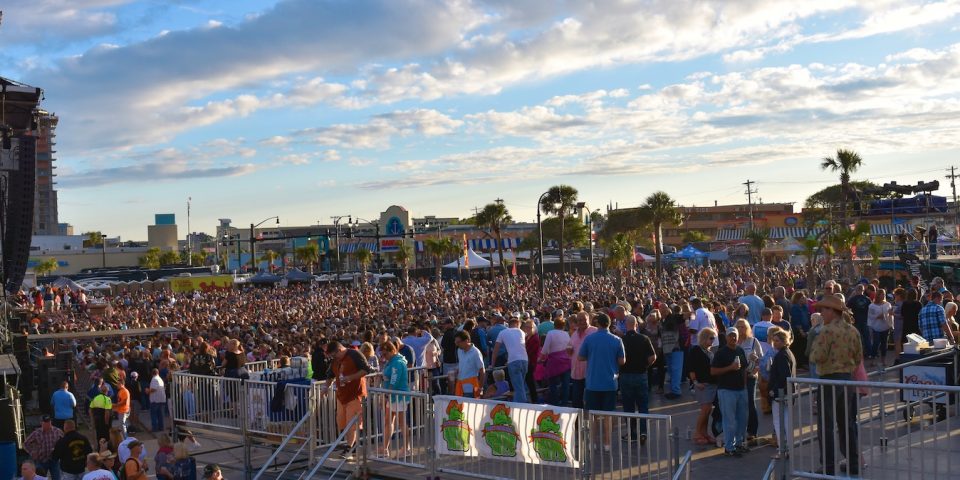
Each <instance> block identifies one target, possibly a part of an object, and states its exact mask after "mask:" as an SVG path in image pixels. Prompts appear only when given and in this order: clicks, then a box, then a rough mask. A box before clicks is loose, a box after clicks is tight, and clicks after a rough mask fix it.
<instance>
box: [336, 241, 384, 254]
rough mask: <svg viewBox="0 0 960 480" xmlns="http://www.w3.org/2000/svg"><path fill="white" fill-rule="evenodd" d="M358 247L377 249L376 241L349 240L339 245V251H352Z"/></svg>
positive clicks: (374, 250)
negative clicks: (349, 241)
mask: <svg viewBox="0 0 960 480" xmlns="http://www.w3.org/2000/svg"><path fill="white" fill-rule="evenodd" d="M360 248H366V249H367V250H369V251H371V252H376V251H377V242H351V243H344V244H341V245H340V253H354V252H356V251H357V250H359V249H360Z"/></svg>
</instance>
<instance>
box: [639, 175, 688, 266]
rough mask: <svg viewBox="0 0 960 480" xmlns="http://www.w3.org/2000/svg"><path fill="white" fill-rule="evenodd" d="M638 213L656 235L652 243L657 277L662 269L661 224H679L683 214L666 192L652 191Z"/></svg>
mask: <svg viewBox="0 0 960 480" xmlns="http://www.w3.org/2000/svg"><path fill="white" fill-rule="evenodd" d="M639 214H640V215H641V217H642V218H643V219H644V220H645V222H644V223H648V224H650V225H652V226H653V234H654V235H655V236H656V239H655V241H654V245H653V251H654V256H655V257H656V262H655V265H656V269H657V279H658V281H659V279H660V274H661V273H662V271H663V265H662V264H661V262H660V257H661V255H663V224H664V223H672V224H674V225H679V224H680V223H682V222H683V214H682V213H681V212H680V209H679V208H677V202H676V201H675V200H674V199H673V198H671V197H670V195H668V194H667V193H666V192H662V191H660V192H653V193H652V194H650V196H649V197H647V199H646V200H645V201H644V202H643V205H641V206H640V211H639Z"/></svg>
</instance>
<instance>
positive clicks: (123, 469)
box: [118, 457, 140, 480]
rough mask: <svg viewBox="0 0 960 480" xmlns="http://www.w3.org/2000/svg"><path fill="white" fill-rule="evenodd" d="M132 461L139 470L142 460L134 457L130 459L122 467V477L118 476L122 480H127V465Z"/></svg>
mask: <svg viewBox="0 0 960 480" xmlns="http://www.w3.org/2000/svg"><path fill="white" fill-rule="evenodd" d="M131 460H132V461H134V462H135V463H136V464H137V468H140V460H137V459H136V458H133V457H130V458H128V459H127V461H126V462H123V465H121V466H120V475H118V477H120V480H127V464H128V463H130V461H131Z"/></svg>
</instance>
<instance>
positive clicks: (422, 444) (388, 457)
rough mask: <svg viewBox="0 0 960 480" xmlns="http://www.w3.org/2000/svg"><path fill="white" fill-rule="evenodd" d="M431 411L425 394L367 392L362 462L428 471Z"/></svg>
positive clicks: (430, 463)
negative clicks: (383, 463) (381, 463)
mask: <svg viewBox="0 0 960 480" xmlns="http://www.w3.org/2000/svg"><path fill="white" fill-rule="evenodd" d="M432 408H433V405H432V402H431V399H430V395H429V394H427V393H422V392H415V391H410V392H406V393H403V392H397V391H391V390H383V389H379V388H371V389H369V390H368V396H367V399H366V401H365V403H364V413H363V417H364V420H363V430H362V435H363V438H364V444H363V456H364V459H365V460H366V461H370V460H376V461H380V462H387V463H398V464H403V465H407V466H411V467H415V468H422V469H429V468H431V465H432V461H433V435H432V431H431V429H430V426H431V424H432V422H431V421H430V418H431V416H432V414H433V412H432Z"/></svg>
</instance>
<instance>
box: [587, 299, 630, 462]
mask: <svg viewBox="0 0 960 480" xmlns="http://www.w3.org/2000/svg"><path fill="white" fill-rule="evenodd" d="M593 321H594V324H595V325H596V326H597V331H596V333H594V334H593V335H590V336H588V337H587V338H585V339H584V340H583V344H582V345H580V351H579V352H578V354H577V356H578V357H579V358H580V361H583V362H587V378H586V391H585V392H584V403H585V404H586V407H587V410H600V411H606V412H612V411H614V410H616V409H617V375H618V374H619V371H620V367H621V366H622V365H623V364H624V363H626V360H627V359H626V355H625V353H624V349H623V340H621V339H620V337H618V336H616V335H614V334H612V333H610V317H608V316H607V315H606V314H603V313H601V314H598V315H597V316H596V317H594V319H593ZM610 420H611V419H610V418H609V417H607V419H606V421H607V422H608V423H607V425H606V426H604V428H603V430H604V432H605V433H606V435H605V436H606V438H605V439H604V446H603V449H604V451H606V452H609V451H610V439H611V428H612V425H611V423H610Z"/></svg>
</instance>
